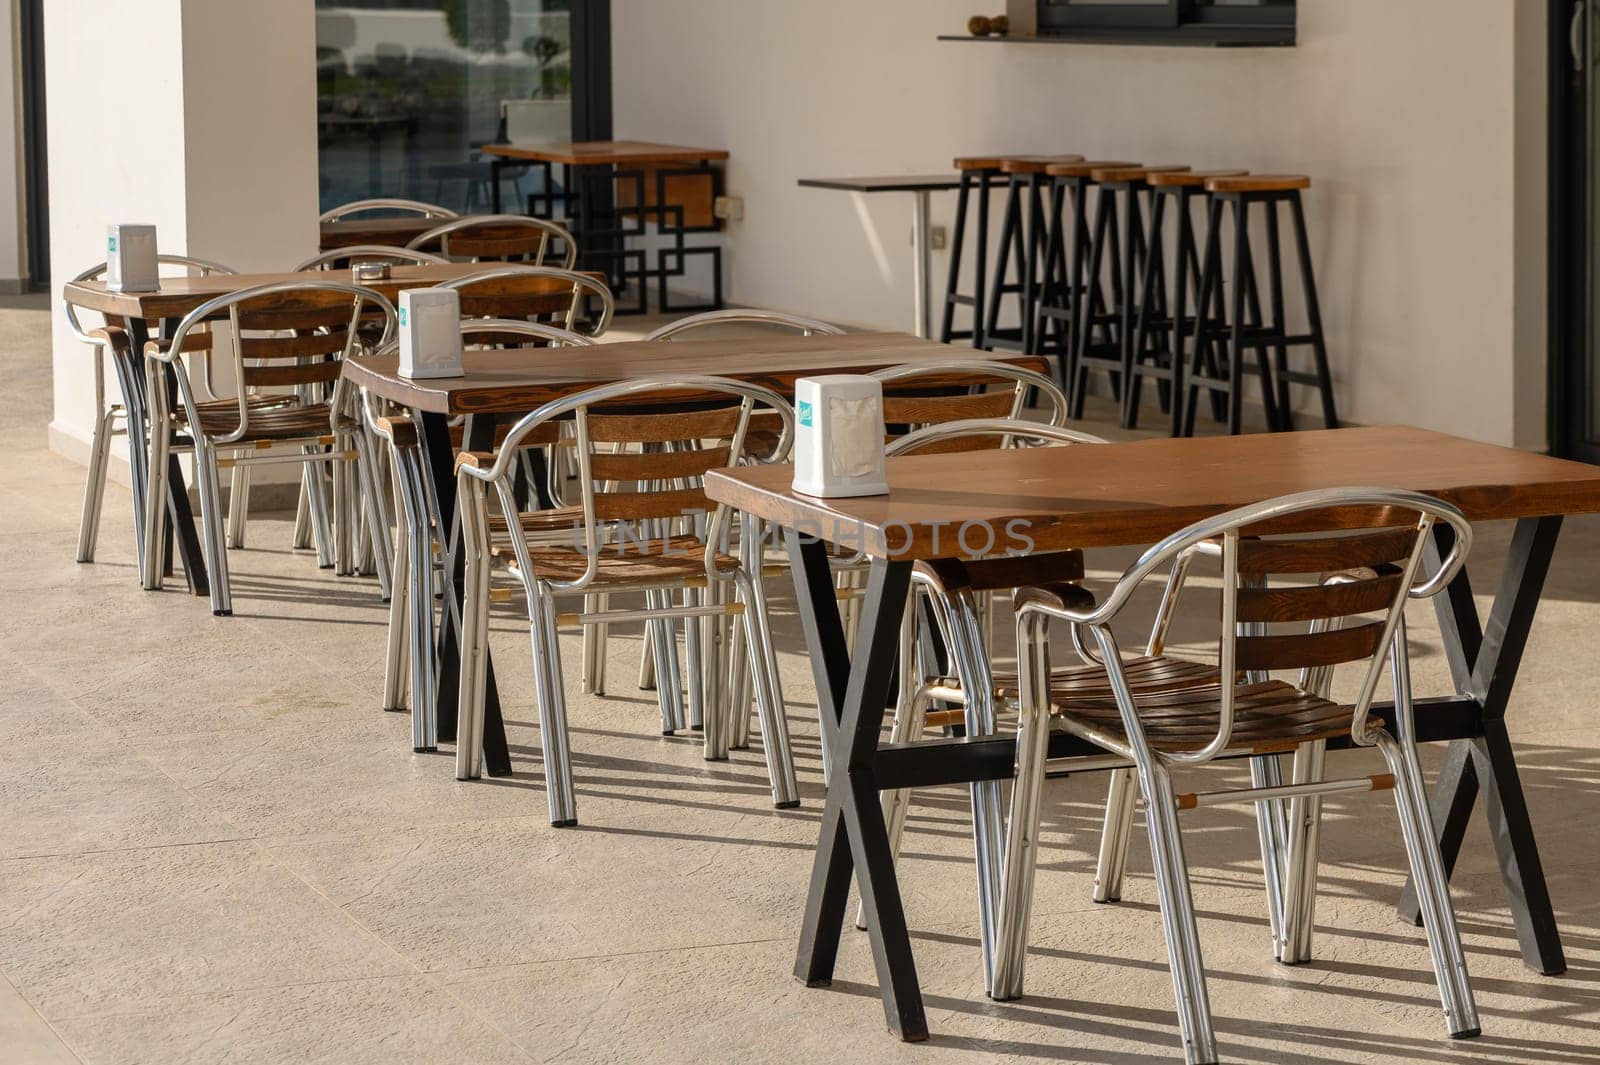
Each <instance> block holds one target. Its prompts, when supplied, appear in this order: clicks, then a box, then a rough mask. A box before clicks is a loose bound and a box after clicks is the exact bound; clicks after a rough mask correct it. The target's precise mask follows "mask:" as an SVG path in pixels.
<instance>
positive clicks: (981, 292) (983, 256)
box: [972, 170, 989, 349]
mask: <svg viewBox="0 0 1600 1065" xmlns="http://www.w3.org/2000/svg"><path fill="white" fill-rule="evenodd" d="M972 258H973V265H972V346H973V347H975V348H979V349H982V348H983V347H984V344H985V342H986V340H987V337H988V334H987V333H986V332H985V327H986V325H987V323H988V319H987V318H986V317H985V316H984V307H985V306H986V304H985V301H986V300H987V299H988V292H989V288H988V284H989V171H987V170H980V171H979V172H978V248H977V252H976V253H975V254H974V255H973V257H972Z"/></svg>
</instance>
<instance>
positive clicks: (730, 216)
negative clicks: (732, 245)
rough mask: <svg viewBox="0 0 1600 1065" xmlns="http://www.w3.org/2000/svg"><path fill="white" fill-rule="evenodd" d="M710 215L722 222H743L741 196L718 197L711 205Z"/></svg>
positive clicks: (742, 200) (742, 201) (742, 198)
mask: <svg viewBox="0 0 1600 1065" xmlns="http://www.w3.org/2000/svg"><path fill="white" fill-rule="evenodd" d="M711 213H712V214H714V215H716V216H717V217H718V218H720V219H722V220H723V221H724V222H742V221H744V197H743V196H718V197H717V198H716V199H715V200H713V201H712V203H711Z"/></svg>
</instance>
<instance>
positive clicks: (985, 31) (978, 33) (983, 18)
mask: <svg viewBox="0 0 1600 1065" xmlns="http://www.w3.org/2000/svg"><path fill="white" fill-rule="evenodd" d="M993 30H994V19H992V18H990V17H989V16H988V15H973V16H972V17H971V18H969V19H967V32H968V33H970V34H972V35H973V36H974V37H987V36H989V34H990V33H991V32H993Z"/></svg>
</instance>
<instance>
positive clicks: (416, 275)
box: [62, 263, 598, 321]
mask: <svg viewBox="0 0 1600 1065" xmlns="http://www.w3.org/2000/svg"><path fill="white" fill-rule="evenodd" d="M496 265H497V264H495V263H443V264H438V265H433V264H429V265H425V266H397V267H395V268H394V270H393V271H392V273H391V274H390V276H389V277H387V278H385V279H383V280H381V281H354V280H353V278H352V276H351V273H350V271H348V270H326V271H304V272H301V273H282V274H211V275H209V276H206V277H164V278H162V279H161V287H160V288H159V289H157V290H156V291H154V292H114V291H112V290H111V289H109V288H107V287H106V283H105V282H104V281H74V282H71V283H69V284H67V285H66V286H65V287H64V288H63V289H62V294H63V296H64V297H65V299H66V301H67V302H68V303H70V304H73V305H74V306H77V307H83V308H86V309H88V310H92V311H99V312H100V313H102V314H105V315H108V316H111V317H117V318H141V319H144V320H145V321H154V320H156V319H160V318H181V317H182V316H183V315H185V314H188V313H189V312H190V311H192V310H194V309H195V308H196V307H198V306H200V305H201V304H202V303H204V302H206V301H207V300H210V299H214V298H216V297H217V296H225V295H228V294H229V293H233V292H238V291H240V290H241V289H246V288H253V287H255V286H256V285H267V284H272V283H274V282H278V281H308V280H317V281H350V282H353V283H354V284H359V285H360V286H361V287H362V288H368V289H371V290H373V291H374V292H380V293H382V294H383V295H384V296H386V297H387V298H388V299H390V300H395V299H398V298H399V296H400V292H401V291H402V290H404V289H408V288H426V287H428V286H430V285H438V284H442V283H444V282H446V281H454V280H456V279H457V278H462V277H470V276H472V275H473V274H478V273H482V272H483V271H485V270H490V269H493V268H494V267H495V266H496ZM596 276H598V275H596ZM517 285H518V288H519V290H520V291H526V286H528V285H529V282H528V281H527V279H520V280H518V282H517ZM549 285H550V306H549V307H546V308H538V307H532V306H530V309H529V311H528V313H530V314H533V313H556V312H559V311H564V310H566V309H567V307H568V306H569V305H570V304H571V302H572V286H571V285H570V284H569V283H567V282H564V281H559V280H556V279H551V280H550V282H549Z"/></svg>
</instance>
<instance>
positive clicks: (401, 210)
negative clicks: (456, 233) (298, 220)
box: [317, 198, 460, 222]
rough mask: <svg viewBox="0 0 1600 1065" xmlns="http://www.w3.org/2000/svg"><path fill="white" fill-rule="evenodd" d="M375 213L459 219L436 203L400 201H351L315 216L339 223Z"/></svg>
mask: <svg viewBox="0 0 1600 1065" xmlns="http://www.w3.org/2000/svg"><path fill="white" fill-rule="evenodd" d="M375 211H387V212H389V213H390V214H398V215H408V214H414V215H421V216H422V217H423V218H459V217H460V215H458V214H457V213H456V212H454V211H452V210H451V209H450V208H448V207H440V206H439V205H438V204H436V203H424V202H422V201H421V200H400V199H393V198H387V199H372V200H353V201H351V202H350V203H345V204H340V205H339V206H338V207H335V208H333V209H332V210H330V211H323V212H322V214H320V215H318V216H317V221H318V222H341V221H343V220H344V219H346V218H349V217H350V216H351V215H357V214H371V213H373V212H375Z"/></svg>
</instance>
